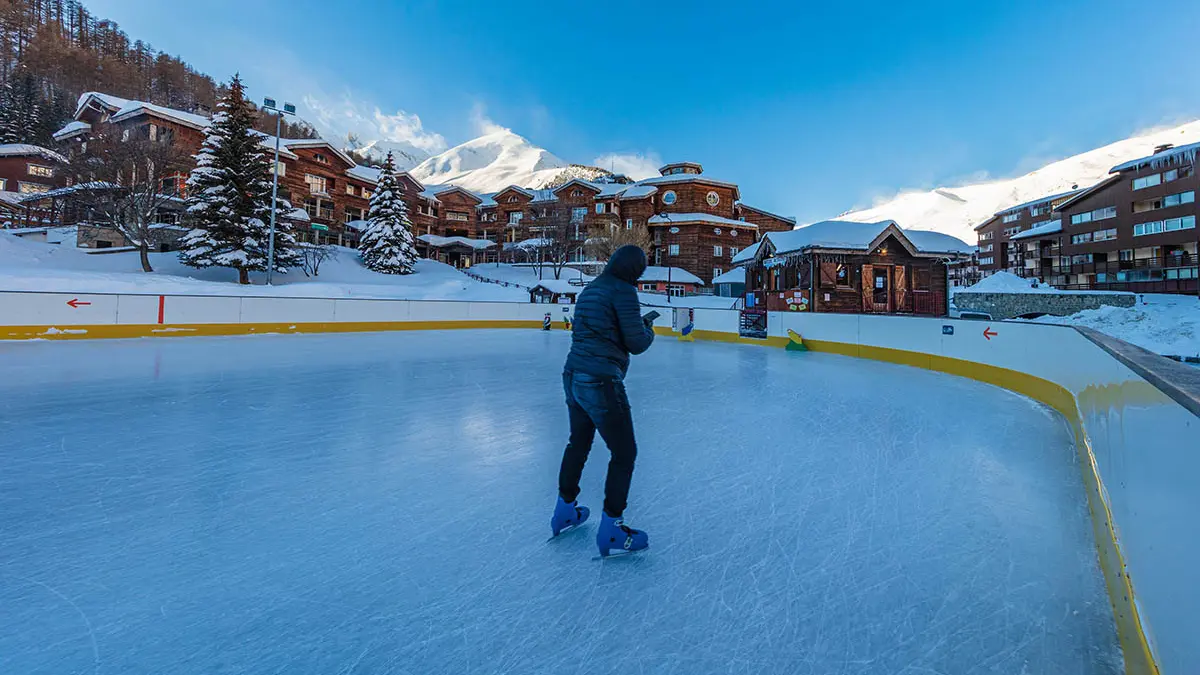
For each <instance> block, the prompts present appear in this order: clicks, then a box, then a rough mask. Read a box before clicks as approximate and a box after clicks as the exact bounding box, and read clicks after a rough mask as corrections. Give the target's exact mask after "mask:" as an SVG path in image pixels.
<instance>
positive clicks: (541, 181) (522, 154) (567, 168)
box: [410, 129, 606, 192]
mask: <svg viewBox="0 0 1200 675" xmlns="http://www.w3.org/2000/svg"><path fill="white" fill-rule="evenodd" d="M589 171H591V172H594V174H595V175H582V174H586V173H589ZM564 172H567V173H570V174H572V175H574V174H581V175H580V176H579V177H585V178H594V177H596V175H600V174H604V173H606V172H604V171H602V170H599V169H589V168H588V167H580V166H579V165H573V164H569V163H568V162H564V161H563V160H561V159H559V158H558V157H556V156H554V155H552V154H551V153H550V152H549V151H547V150H545V149H544V148H539V147H538V146H536V145H534V144H533V143H530V142H529V140H528V139H526V138H525V137H523V136H520V135H518V134H515V133H513V132H511V131H508V130H507V129H506V130H501V131H496V132H493V133H490V134H487V135H485V136H480V137H479V138H476V139H474V140H470V141H467V142H466V143H463V144H461V145H457V146H455V147H453V148H450V149H449V150H447V151H445V152H443V153H441V154H438V155H434V156H433V157H430V158H429V159H426V160H425V161H423V162H421V163H420V164H419V165H417V167H416V168H414V169H412V170H411V171H410V173H411V174H412V175H413V177H414V178H416V179H417V180H419V181H421V182H422V183H425V184H427V185H436V184H441V183H453V184H454V185H459V186H462V187H465V188H467V189H468V190H474V191H476V192H495V191H497V190H502V189H504V188H505V187H506V186H509V185H520V186H522V187H528V188H541V187H546V186H548V185H554V184H557V183H559V182H561V179H560V177H561V176H562V175H564Z"/></svg>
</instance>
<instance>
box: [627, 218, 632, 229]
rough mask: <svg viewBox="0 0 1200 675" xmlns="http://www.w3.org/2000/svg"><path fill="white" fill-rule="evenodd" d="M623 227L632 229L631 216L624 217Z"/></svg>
mask: <svg viewBox="0 0 1200 675" xmlns="http://www.w3.org/2000/svg"><path fill="white" fill-rule="evenodd" d="M625 229H627V230H632V229H633V218H626V219H625Z"/></svg>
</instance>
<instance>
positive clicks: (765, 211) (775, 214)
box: [738, 202, 796, 225]
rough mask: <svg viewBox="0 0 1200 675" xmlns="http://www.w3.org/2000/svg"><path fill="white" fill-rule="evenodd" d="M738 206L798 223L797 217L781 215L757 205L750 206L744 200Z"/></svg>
mask: <svg viewBox="0 0 1200 675" xmlns="http://www.w3.org/2000/svg"><path fill="white" fill-rule="evenodd" d="M738 206H740V207H741V208H743V209H746V210H748V211H753V212H755V213H761V214H763V215H764V216H771V217H772V218H778V219H780V220H786V221H787V222H789V223H791V224H792V225H795V224H796V219H795V218H789V217H787V216H781V215H779V214H778V213H771V212H770V211H767V210H766V209H760V208H758V207H757V206H750V205H749V204H746V203H744V202H738Z"/></svg>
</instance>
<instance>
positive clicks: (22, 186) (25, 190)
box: [17, 181, 50, 195]
mask: <svg viewBox="0 0 1200 675" xmlns="http://www.w3.org/2000/svg"><path fill="white" fill-rule="evenodd" d="M49 191H50V186H49V185H42V184H41V183H26V182H24V181H21V182H20V183H17V192H20V193H22V194H27V195H31V194H37V193H40V192H49Z"/></svg>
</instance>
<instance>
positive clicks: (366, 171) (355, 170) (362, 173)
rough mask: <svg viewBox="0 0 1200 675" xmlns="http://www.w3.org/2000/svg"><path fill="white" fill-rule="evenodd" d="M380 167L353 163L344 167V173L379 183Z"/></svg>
mask: <svg viewBox="0 0 1200 675" xmlns="http://www.w3.org/2000/svg"><path fill="white" fill-rule="evenodd" d="M379 172H380V169H378V168H376V167H373V166H362V165H355V166H352V167H350V168H349V169H346V175H347V176H350V177H351V178H357V179H359V180H365V181H367V182H368V183H379Z"/></svg>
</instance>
